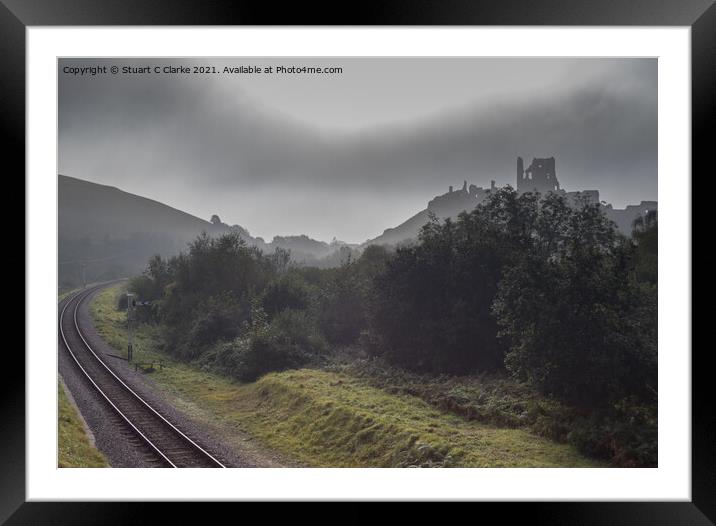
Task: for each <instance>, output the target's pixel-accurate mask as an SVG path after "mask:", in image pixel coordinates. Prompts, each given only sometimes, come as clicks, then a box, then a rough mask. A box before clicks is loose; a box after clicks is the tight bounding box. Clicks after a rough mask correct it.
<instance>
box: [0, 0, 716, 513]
mask: <svg viewBox="0 0 716 526" xmlns="http://www.w3.org/2000/svg"><path fill="white" fill-rule="evenodd" d="M713 4H714V2H713V0H661V1H654V0H621V1H619V0H599V1H590V0H541V1H529V0H519V1H517V0H502V1H482V0H449V1H445V0H444V1H431V0H427V1H420V2H416V1H411V0H402V1H386V0H384V1H382V2H373V3H369V2H355V3H350V4H345V5H343V6H342V7H341V9H340V10H339V9H338V5H339V4H338V3H332V4H328V5H321V4H305V3H291V4H288V5H286V6H283V5H281V6H278V5H273V4H272V3H271V2H263V3H259V2H251V3H250V2H232V1H221V0H217V1H212V2H201V1H182V0H174V1H171V0H159V1H152V2H149V1H146V0H125V1H119V0H102V1H99V0H74V1H73V0H54V1H53V0H0V67H1V68H2V73H1V75H0V108H1V114H2V119H1V122H2V128H3V131H4V132H5V133H4V134H3V136H4V137H5V142H4V145H3V158H4V160H5V164H4V165H5V166H8V163H7V161H12V162H11V164H10V166H12V168H11V170H12V172H9V171H6V179H5V180H6V181H7V180H8V179H14V180H19V177H18V176H17V175H16V174H19V173H23V174H24V173H25V148H24V145H25V29H26V27H27V26H63V25H68V26H86V25H157V26H165V25H304V24H305V25H452V26H457V25H516V26H521V25H553V26H563V25H572V26H573V25H578V26H595V25H606V26H625V25H644V26H690V27H691V44H692V48H691V51H692V57H691V59H692V64H691V72H692V173H697V172H705V171H706V170H707V166H708V164H710V162H711V159H710V154H711V150H712V149H713V147H712V144H711V143H710V141H709V134H708V131H709V130H710V129H711V128H712V127H713V121H714V114H715V113H716V111H715V110H716V107H715V106H716V105H715V104H714V95H715V94H716V75H715V74H714V72H715V71H716V6H714V5H713ZM662 147H663V145H662ZM707 163H708V164H707ZM709 168H710V167H709ZM6 170H8V169H7V168H6ZM674 176H679V177H683V178H684V181H685V183H686V182H688V178H687V177H684V176H683V175H681V174H680V175H676V174H674ZM22 192H23V195H24V185H23V189H22ZM692 209H693V208H692ZM13 215H15V214H13ZM692 257H693V255H692ZM25 278H26V280H27V279H28V276H27V274H26V275H25ZM26 287H27V281H26ZM31 315H32V313H31V312H26V316H31ZM692 324H693V323H692ZM6 350H7V349H6ZM683 351H684V352H689V351H690V349H684V350H683ZM708 352H709V349H708V348H707V347H694V348H693V352H692V437H693V438H692V500H691V502H643V503H635V502H629V503H626V502H624V503H614V502H608V503H594V502H590V503H574V502H572V503H524V504H507V505H505V504H485V505H484V506H490V507H497V508H498V509H497V511H498V512H499V514H500V518H501V520H502V521H504V520H507V521H508V522H509V521H510V519H512V518H514V516H515V515H516V514H518V515H520V516H521V517H522V518H523V520H524V518H525V517H529V519H530V520H531V521H536V522H545V523H549V524H630V525H631V524H642V523H644V524H650V525H658V524H669V525H672V524H715V523H716V411H713V410H712V408H711V407H710V403H709V399H710V398H711V397H710V396H709V395H711V394H712V393H711V392H710V391H711V389H710V386H711V382H709V379H708V376H710V372H709V368H708V367H706V362H707V353H708ZM3 366H4V367H3V369H4V371H6V372H7V371H12V372H13V373H12V374H9V375H8V374H4V375H3V379H2V382H0V386H1V387H0V389H2V396H0V408H1V411H0V414H1V415H2V422H3V425H2V428H1V431H0V446H1V447H0V521H5V520H7V523H8V524H25V523H29V524H44V523H49V522H51V523H52V524H70V523H71V524H78V523H93V524H96V523H123V522H125V521H129V520H133V519H134V520H136V519H137V517H138V516H139V515H138V512H137V506H141V504H117V503H113V504H106V503H27V502H25V482H26V481H25V380H24V374H20V371H23V372H24V370H25V361H24V358H23V357H22V356H21V355H20V353H18V352H14V353H10V352H6V353H5V356H4V359H3ZM145 506H146V505H145ZM361 516H362V514H361V513H360V512H356V513H352V514H350V515H349V516H348V517H346V518H349V519H350V518H352V519H357V520H360V518H361ZM314 518H315V517H314ZM364 518H366V520H367V517H364Z"/></svg>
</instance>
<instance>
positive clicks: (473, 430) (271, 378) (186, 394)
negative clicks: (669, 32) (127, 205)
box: [91, 286, 596, 467]
mask: <svg viewBox="0 0 716 526" xmlns="http://www.w3.org/2000/svg"><path fill="white" fill-rule="evenodd" d="M120 289H121V286H118V287H112V288H109V289H106V290H104V291H103V292H102V293H100V294H99V295H98V296H97V297H96V299H95V300H94V301H93V303H92V305H91V312H92V315H93V317H94V319H95V323H96V324H97V328H98V331H99V332H100V334H101V335H102V336H103V337H104V338H105V339H106V340H107V341H108V342H109V343H110V344H111V345H113V346H115V347H116V348H117V349H118V350H119V349H123V348H124V344H125V342H126V336H125V332H124V331H125V329H124V313H122V312H119V311H117V309H116V305H117V297H118V294H119V292H120ZM158 342H159V339H158V333H157V330H156V328H153V327H150V326H144V327H143V328H142V329H140V331H139V334H138V338H137V344H136V351H135V353H136V354H135V356H136V359H137V361H149V360H158V359H162V360H163V361H164V363H165V364H166V365H165V367H164V368H163V369H161V370H155V371H154V372H153V373H152V378H153V379H154V380H155V382H156V383H157V385H158V386H160V388H162V389H164V390H165V391H166V392H168V393H170V394H171V395H172V396H173V397H176V398H177V399H179V400H180V401H181V403H182V405H184V406H185V407H188V408H191V407H198V408H200V409H201V412H202V413H203V414H206V415H210V416H211V419H212V422H213V423H220V424H221V425H224V426H226V427H227V428H228V429H240V430H242V431H244V432H247V433H249V434H250V435H252V436H253V437H255V438H256V439H257V440H258V441H260V442H261V443H262V444H263V445H266V446H268V447H271V448H273V449H275V450H277V451H279V452H281V453H283V454H285V455H287V456H289V457H292V458H295V459H296V460H298V461H300V462H302V463H304V464H306V465H309V466H324V467H328V466H331V467H408V466H423V467H453V466H455V467H565V466H574V467H589V466H594V465H596V464H595V463H594V462H593V461H591V460H588V459H586V458H585V457H583V456H582V455H580V454H579V453H577V452H576V450H575V449H574V448H572V447H571V446H568V445H564V444H558V443H555V442H552V441H550V440H548V439H545V438H541V437H538V436H536V435H534V434H531V433H529V432H527V431H525V430H522V429H508V428H503V427H497V426H492V425H487V424H484V423H480V422H476V421H468V420H465V419H464V418H461V417H459V416H457V415H455V414H451V413H449V412H445V411H442V410H440V409H439V408H436V407H435V406H433V405H430V404H428V403H427V402H425V401H424V400H422V399H420V398H418V397H416V396H411V395H407V394H391V393H389V392H386V391H385V390H382V389H380V388H377V387H374V386H372V385H370V384H369V382H367V381H366V380H365V379H362V378H359V377H357V376H351V375H349V374H345V373H342V372H331V371H323V370H314V369H300V370H293V371H286V372H283V373H275V374H269V375H266V376H264V377H263V378H261V379H260V380H258V381H257V382H253V383H248V384H241V383H238V382H235V381H233V380H230V379H228V378H226V377H223V376H221V375H217V374H213V373H210V372H207V371H204V370H201V369H200V368H199V367H197V366H193V365H191V364H186V363H181V362H177V361H175V360H173V359H171V358H170V357H169V356H167V355H166V354H164V353H162V352H160V351H159V350H158Z"/></svg>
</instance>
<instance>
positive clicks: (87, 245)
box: [58, 175, 343, 288]
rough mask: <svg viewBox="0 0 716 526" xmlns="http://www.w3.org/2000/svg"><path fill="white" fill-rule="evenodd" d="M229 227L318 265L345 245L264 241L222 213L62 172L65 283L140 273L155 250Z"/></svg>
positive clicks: (300, 239) (250, 240) (172, 249)
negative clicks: (193, 210)
mask: <svg viewBox="0 0 716 526" xmlns="http://www.w3.org/2000/svg"><path fill="white" fill-rule="evenodd" d="M230 230H234V231H237V232H238V233H239V235H240V236H241V237H242V238H243V239H244V240H245V241H246V242H247V244H249V245H253V246H257V247H258V248H260V249H261V250H262V251H264V252H265V253H271V252H273V251H274V250H275V248H276V247H281V248H284V249H287V250H290V251H291V256H292V259H293V260H294V261H296V262H299V263H304V264H316V265H319V266H327V265H329V266H330V265H331V261H332V260H331V259H330V256H331V254H332V253H334V252H336V251H337V250H338V249H339V248H340V247H341V246H342V245H343V244H341V243H331V244H328V243H325V242H323V241H316V240H314V239H311V238H309V237H307V236H305V235H301V236H276V237H275V238H274V239H273V241H272V242H270V243H266V242H265V241H264V240H263V239H262V238H260V237H256V238H255V237H252V236H251V234H250V233H249V231H248V230H246V229H245V228H243V227H241V226H239V225H231V226H230V225H227V224H226V223H222V222H221V220H220V219H219V218H218V216H216V217H214V218H212V222H210V221H205V220H204V219H200V218H198V217H196V216H193V215H191V214H188V213H186V212H183V211H181V210H177V209H176V208H172V207H171V206H168V205H165V204H164V203H160V202H159V201H155V200H152V199H147V198H145V197H141V196H138V195H134V194H130V193H128V192H124V191H122V190H120V189H118V188H115V187H112V186H106V185H101V184H96V183H91V182H89V181H84V180H82V179H76V178H74V177H68V176H66V175H59V176H58V241H59V249H58V251H59V261H58V263H59V277H60V285H61V286H64V287H65V288H67V287H71V286H77V285H78V284H81V283H82V282H83V281H87V282H92V281H99V280H105V279H113V278H116V277H121V276H127V275H132V274H136V273H139V272H141V271H142V270H143V269H144V268H145V266H146V264H147V261H148V260H149V258H150V257H151V256H153V255H154V254H160V255H162V256H164V257H168V256H171V255H174V254H177V253H179V252H180V251H182V250H184V249H186V247H187V244H188V243H189V242H191V241H192V240H193V239H195V238H196V236H198V235H199V234H201V233H202V232H206V233H208V234H209V235H219V234H222V233H224V232H229V231H230ZM83 273H84V275H83Z"/></svg>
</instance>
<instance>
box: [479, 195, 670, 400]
mask: <svg viewBox="0 0 716 526" xmlns="http://www.w3.org/2000/svg"><path fill="white" fill-rule="evenodd" d="M539 216H540V220H538V222H537V224H538V225H539V224H540V223H542V222H543V221H542V218H544V220H545V221H546V224H549V226H548V227H547V228H537V229H536V230H535V232H534V233H533V235H532V236H531V238H532V241H531V243H532V245H533V247H532V249H530V250H525V251H524V252H523V253H522V254H521V255H520V257H517V258H515V259H514V260H513V264H512V265H510V267H509V268H508V269H507V270H506V272H505V275H504V278H503V279H502V280H501V282H500V286H499V289H498V294H497V297H496V299H495V302H494V306H493V311H494V313H495V315H496V316H497V319H498V322H499V325H500V327H501V332H500V336H501V337H502V338H503V339H504V340H505V341H506V342H507V343H508V345H509V352H508V353H507V356H506V365H507V368H508V370H509V371H510V372H512V373H513V374H514V375H515V376H517V377H519V378H521V379H523V380H526V381H528V382H530V383H533V384H535V385H537V386H538V387H540V388H541V389H542V390H543V391H545V392H547V393H550V394H554V395H556V396H558V397H560V398H562V399H566V400H568V401H570V402H572V403H574V404H577V405H581V406H585V407H597V406H601V407H606V406H609V405H610V404H613V403H615V401H618V400H620V399H622V398H624V397H627V396H631V395H638V396H640V397H643V398H642V399H644V398H649V397H651V396H652V394H653V393H655V392H656V297H655V295H653V294H651V293H650V290H649V289H648V288H645V287H643V286H642V285H641V284H640V283H638V282H637V281H636V279H635V277H634V273H633V272H632V259H631V246H630V242H629V241H628V240H625V239H622V238H621V237H620V236H618V234H617V233H616V231H615V230H614V228H613V225H611V224H610V222H609V221H608V220H607V219H606V218H605V217H604V215H603V214H602V213H601V211H600V210H599V207H598V205H588V204H584V205H583V206H582V207H581V208H571V207H568V206H567V205H566V204H565V203H564V202H563V201H561V200H560V199H558V198H556V197H551V198H548V199H546V200H545V201H544V202H543V203H542V205H541V206H540V214H539ZM555 218H559V220H558V221H556V224H550V223H553V222H554V221H553V220H554V219H555Z"/></svg>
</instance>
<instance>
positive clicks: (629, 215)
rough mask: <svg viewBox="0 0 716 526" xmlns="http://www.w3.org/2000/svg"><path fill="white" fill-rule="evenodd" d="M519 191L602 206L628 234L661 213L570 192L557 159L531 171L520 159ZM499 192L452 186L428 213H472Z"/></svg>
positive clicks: (537, 161) (649, 205)
mask: <svg viewBox="0 0 716 526" xmlns="http://www.w3.org/2000/svg"><path fill="white" fill-rule="evenodd" d="M516 183H517V184H516V186H515V188H516V190H517V192H519V193H525V192H539V193H540V194H543V195H544V194H547V193H550V192H553V193H556V194H558V195H561V196H562V197H564V198H565V200H566V201H567V203H569V204H570V205H571V206H581V205H582V204H584V203H585V202H586V203H589V204H600V205H601V206H602V208H603V210H604V214H605V215H606V216H607V217H608V218H609V219H611V220H612V221H614V222H615V223H616V224H617V227H618V228H619V230H620V231H621V232H623V233H624V234H629V233H631V227H632V222H633V220H634V219H636V218H637V217H638V216H640V215H644V214H646V213H648V212H649V211H653V210H656V209H657V202H656V201H642V202H641V203H639V204H638V205H628V206H627V207H626V208H624V209H617V208H614V207H613V206H612V205H611V204H607V203H602V202H601V201H600V199H599V190H579V191H574V192H567V191H565V190H564V189H562V187H561V186H560V184H559V180H558V179H557V170H556V161H555V158H554V157H547V158H534V159H532V162H531V163H530V165H529V166H528V167H527V168H524V161H523V159H522V157H517V180H516ZM496 188H498V187H497V186H495V181H494V180H493V181H491V182H490V187H489V188H483V187H481V186H476V185H474V184H471V185H469V186H468V184H467V181H464V182H463V185H462V188H461V189H460V190H454V189H453V187H452V186H450V187H449V191H448V192H447V193H446V194H443V195H440V196H437V197H435V198H434V199H433V200H431V201H430V202H429V203H428V210H430V211H432V212H433V213H435V214H436V215H437V216H438V217H454V216H456V215H457V212H456V211H461V210H472V209H473V208H474V207H475V206H477V205H478V204H480V203H481V202H482V201H483V200H484V199H485V198H486V197H487V196H488V194H489V193H490V192H491V191H492V192H494V191H495V189H496Z"/></svg>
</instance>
